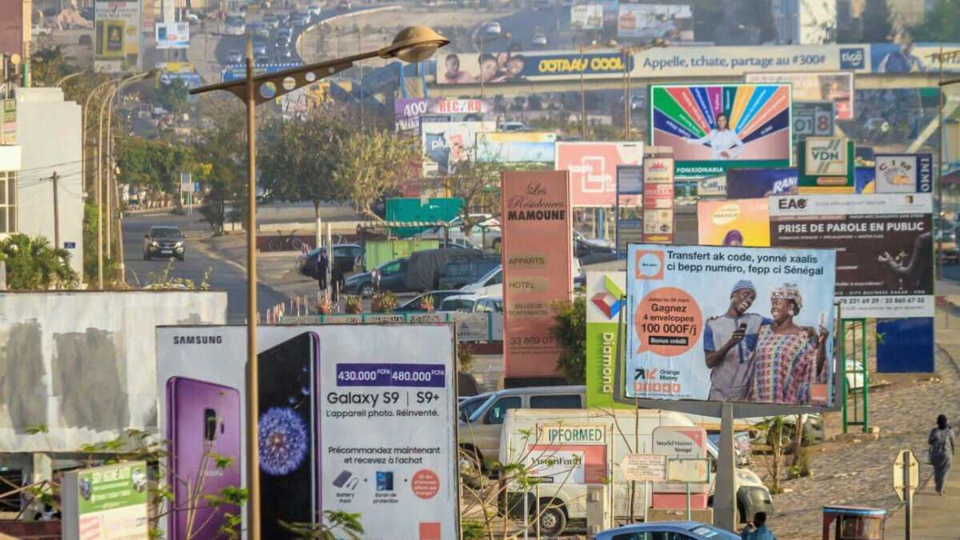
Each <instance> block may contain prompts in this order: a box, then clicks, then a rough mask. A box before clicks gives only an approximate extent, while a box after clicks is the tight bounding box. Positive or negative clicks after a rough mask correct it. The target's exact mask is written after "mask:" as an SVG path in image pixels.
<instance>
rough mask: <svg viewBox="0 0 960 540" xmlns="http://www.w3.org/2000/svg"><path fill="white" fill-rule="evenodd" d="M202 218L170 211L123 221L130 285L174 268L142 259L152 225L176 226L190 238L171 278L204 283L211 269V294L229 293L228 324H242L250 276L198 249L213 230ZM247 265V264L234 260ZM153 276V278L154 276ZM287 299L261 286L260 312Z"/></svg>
mask: <svg viewBox="0 0 960 540" xmlns="http://www.w3.org/2000/svg"><path fill="white" fill-rule="evenodd" d="M198 218H199V216H198V215H197V214H196V213H194V215H193V216H189V217H188V216H175V215H172V214H170V213H169V212H166V211H164V213H149V214H131V215H129V216H127V217H126V219H124V221H123V253H124V257H125V261H126V268H127V283H128V284H130V285H131V286H133V287H137V284H138V283H139V284H140V286H143V285H146V284H147V283H149V282H151V281H154V280H155V277H154V276H158V275H160V274H161V273H162V272H164V270H165V269H166V268H167V267H168V265H171V262H170V261H163V260H158V259H153V260H150V261H144V260H143V236H144V235H145V234H146V233H147V231H148V230H149V229H150V227H151V226H153V225H176V226H177V227H180V230H181V231H182V232H184V233H185V234H187V235H188V238H187V255H186V260H184V261H183V262H180V261H173V262H172V265H171V266H170V268H171V270H170V277H171V278H177V277H179V278H184V279H191V280H193V281H194V282H195V283H197V284H198V285H199V284H200V282H202V281H203V278H204V273H205V272H207V270H208V269H209V270H210V275H209V278H208V283H209V284H210V290H212V291H226V293H227V322H229V323H231V324H243V323H244V321H245V320H246V310H247V273H246V270H243V269H241V268H239V267H238V266H237V264H231V263H229V262H225V261H223V260H221V259H218V258H214V257H210V256H208V255H206V254H204V253H203V252H201V251H200V250H198V249H197V248H196V243H197V242H198V240H199V239H200V238H203V237H206V236H209V234H210V228H209V227H208V226H207V224H206V223H203V222H201V221H200V220H199V219H198ZM235 263H244V261H235ZM151 274H153V276H151ZM286 300H287V297H286V296H285V295H283V294H282V293H280V292H277V291H276V290H274V289H272V288H270V287H267V286H265V285H260V286H259V287H257V306H258V311H260V312H261V313H263V312H264V311H265V310H266V309H267V308H270V307H273V306H275V305H276V304H278V303H280V302H284V301H286Z"/></svg>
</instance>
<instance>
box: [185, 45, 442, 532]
mask: <svg viewBox="0 0 960 540" xmlns="http://www.w3.org/2000/svg"><path fill="white" fill-rule="evenodd" d="M448 43H450V41H449V40H448V39H446V38H444V37H443V36H441V35H440V34H437V33H436V32H435V31H433V30H432V29H430V28H427V27H425V26H412V27H410V28H406V29H405V30H402V31H401V32H400V33H399V34H397V36H396V37H395V38H394V39H393V43H391V44H390V45H387V46H386V47H382V48H380V49H378V50H376V51H371V52H360V53H358V54H355V55H352V56H347V57H344V58H337V59H335V60H328V61H326V62H319V63H316V64H309V65H306V66H301V67H296V68H292V69H288V70H284V71H279V72H276V73H264V74H262V75H257V76H254V73H253V47H252V45H251V42H250V40H249V38H248V40H247V58H246V64H247V72H246V77H245V78H244V80H242V81H231V82H224V83H220V84H213V85H209V86H204V87H201V88H194V89H192V90H190V94H192V95H196V94H204V93H207V92H213V91H215V90H226V91H227V92H230V93H231V94H233V95H235V96H237V97H238V98H240V99H242V100H243V101H244V104H245V106H246V111H247V154H248V155H247V203H248V208H247V226H246V229H247V374H246V385H245V391H246V393H247V396H246V409H247V410H246V424H247V440H246V444H247V447H246V448H247V452H246V454H247V471H246V472H247V493H248V499H247V523H246V529H247V537H248V538H249V539H250V540H260V468H259V464H260V459H259V455H260V451H259V450H260V449H259V446H258V440H259V438H258V434H259V432H260V429H259V418H258V408H259V399H258V392H259V387H258V382H257V374H258V371H259V370H258V362H257V249H256V247H257V246H256V240H257V235H256V228H257V183H256V115H255V109H256V106H257V105H259V104H261V103H264V102H267V101H270V100H273V99H276V98H277V97H279V96H282V95H285V94H288V93H290V92H292V91H294V90H297V89H299V88H302V87H304V86H307V85H310V84H313V83H314V82H316V81H318V80H320V79H323V78H325V77H329V76H330V75H333V74H335V73H339V72H341V71H344V70H346V69H349V68H350V67H352V66H353V63H354V62H358V61H360V60H366V59H368V58H375V57H380V58H383V59H389V58H398V59H400V60H403V61H405V62H410V63H415V62H422V61H424V60H426V59H427V58H430V57H431V56H433V53H434V52H436V50H437V49H438V48H440V47H443V46H445V45H447V44H448Z"/></svg>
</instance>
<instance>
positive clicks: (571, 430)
mask: <svg viewBox="0 0 960 540" xmlns="http://www.w3.org/2000/svg"><path fill="white" fill-rule="evenodd" d="M540 429H541V437H540V442H541V443H542V444H568V445H569V444H574V445H582V446H586V445H590V446H592V445H604V444H607V434H606V432H605V430H604V428H603V426H589V425H583V426H573V425H571V426H565V425H559V424H557V425H550V424H544V425H543V426H541V428H540Z"/></svg>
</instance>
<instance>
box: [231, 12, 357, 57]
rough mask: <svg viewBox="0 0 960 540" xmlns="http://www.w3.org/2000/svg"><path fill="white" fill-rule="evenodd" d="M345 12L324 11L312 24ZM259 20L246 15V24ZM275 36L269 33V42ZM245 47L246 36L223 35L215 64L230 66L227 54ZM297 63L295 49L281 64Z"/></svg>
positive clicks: (295, 39)
mask: <svg viewBox="0 0 960 540" xmlns="http://www.w3.org/2000/svg"><path fill="white" fill-rule="evenodd" d="M353 11H356V9H354V10H353ZM347 12H348V10H345V9H339V8H331V9H324V10H323V12H322V13H321V15H320V18H319V19H318V20H317V21H316V22H314V23H313V24H317V23H319V22H322V21H325V20H327V19H329V18H331V17H335V16H337V15H342V14H344V13H347ZM271 13H275V14H285V13H287V11H283V10H272V11H271ZM261 18H262V16H261V15H259V14H257V15H254V14H251V15H248V18H247V24H250V23H252V22H256V21H259V20H260V19H261ZM300 33H301V32H299V31H296V30H295V31H294V35H293V41H292V42H291V47H293V45H294V44H295V43H296V42H297V38H298V37H299V35H300ZM275 35H276V30H273V31H271V39H270V42H272V41H273V38H272V36H275ZM246 47H247V37H246V36H228V35H223V36H221V39H220V41H219V43H217V48H216V51H215V52H214V54H216V57H217V62H218V63H219V64H220V65H222V66H226V65H229V64H230V62H227V52H229V51H240V52H241V53H243V51H244V50H246ZM268 51H269V52H270V55H269V56H270V57H271V58H272V57H273V50H272V47H271V48H268ZM298 62H301V60H300V55H299V54H297V52H296V49H294V52H293V58H291V59H290V60H283V63H298Z"/></svg>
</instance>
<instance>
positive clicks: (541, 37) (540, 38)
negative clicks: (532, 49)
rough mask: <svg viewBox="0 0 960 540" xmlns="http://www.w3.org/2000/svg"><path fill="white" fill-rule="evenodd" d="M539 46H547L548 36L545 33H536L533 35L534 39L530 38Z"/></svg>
mask: <svg viewBox="0 0 960 540" xmlns="http://www.w3.org/2000/svg"><path fill="white" fill-rule="evenodd" d="M530 42H531V43H533V44H534V45H535V46H537V47H546V46H547V36H546V34H543V33H536V34H534V35H533V39H531V40H530Z"/></svg>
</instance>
